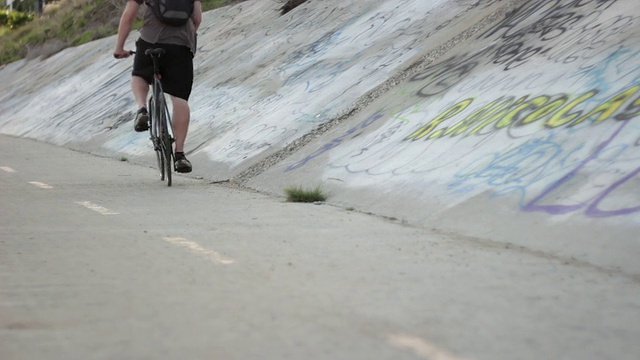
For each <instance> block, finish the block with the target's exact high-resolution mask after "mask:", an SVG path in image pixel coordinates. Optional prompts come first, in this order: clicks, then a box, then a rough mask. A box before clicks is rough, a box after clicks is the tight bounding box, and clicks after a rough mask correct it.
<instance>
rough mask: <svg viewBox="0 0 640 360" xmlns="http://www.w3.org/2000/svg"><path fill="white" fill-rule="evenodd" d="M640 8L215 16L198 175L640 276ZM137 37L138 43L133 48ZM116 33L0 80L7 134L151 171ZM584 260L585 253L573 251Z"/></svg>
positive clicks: (550, 5) (198, 123)
mask: <svg viewBox="0 0 640 360" xmlns="http://www.w3.org/2000/svg"><path fill="white" fill-rule="evenodd" d="M636 5H637V4H635V2H634V1H633V0H565V1H542V0H535V1H521V0H514V1H507V0H503V1H500V0H493V1H492V0H487V1H475V0H474V1H472V0H440V1H423V0H400V1H391V0H371V1H337V0H322V1H314V0H310V1H308V2H307V3H305V4H304V5H303V6H301V7H299V8H296V9H295V10H294V11H292V12H291V13H289V14H287V15H285V16H280V14H279V13H278V11H277V10H278V3H277V2H273V1H259V0H255V1H247V2H244V3H241V4H239V5H236V6H233V7H228V8H223V9H219V10H216V11H212V12H208V13H207V14H205V20H204V23H203V26H202V28H201V31H200V36H199V51H198V54H197V56H196V58H195V63H196V76H197V80H196V85H195V88H194V93H193V96H192V100H191V104H192V107H193V121H192V126H191V129H190V137H189V139H188V141H187V150H188V151H189V153H190V154H191V156H190V158H191V159H192V161H193V162H194V166H195V174H196V175H201V176H204V177H205V178H207V179H211V180H225V179H235V180H236V181H238V182H240V183H243V184H246V185H248V186H250V187H252V188H255V189H259V190H262V191H267V192H271V193H274V194H282V191H283V189H284V188H285V187H288V186H292V185H302V186H309V187H311V186H315V185H322V186H323V188H324V189H325V191H327V192H329V194H330V195H331V198H330V202H331V203H334V204H338V205H341V206H345V207H354V208H357V209H359V210H362V211H369V212H373V213H376V214H381V215H386V216H390V217H395V218H399V219H401V220H404V221H406V222H408V223H410V224H417V225H421V226H428V227H433V228H435V229H439V230H441V231H451V232H455V233H457V234H463V235H467V236H470V237H472V238H474V239H475V240H476V241H483V240H490V241H494V242H497V243H513V244H516V245H520V246H524V247H526V248H527V249H531V251H544V252H546V253H548V254H551V255H554V256H562V257H566V258H568V259H570V258H574V259H576V260H575V261H583V262H585V264H590V265H595V266H601V267H606V268H622V269H624V270H625V271H629V272H634V273H636V274H640V262H638V261H637V259H636V257H637V254H638V253H639V250H640V235H639V234H640V214H639V212H640V192H639V191H638V188H639V187H638V185H639V183H640V181H639V180H638V177H637V175H638V172H640V155H639V154H638V145H639V143H640V141H639V140H638V138H639V137H640V135H639V131H638V130H639V129H638V127H639V125H638V122H637V119H636V117H637V114H638V111H640V110H639V109H640V80H639V79H638V76H639V75H640V71H638V50H640V49H639V44H638V40H637V39H638V35H639V32H640V28H639V25H638V24H639V19H638V15H640V14H639V12H638V11H639V10H637V9H636V8H637V6H636ZM134 39H135V34H132V36H131V37H130V40H131V41H130V45H131V47H132V44H133V40H134ZM113 43H114V38H113V37H112V38H108V39H104V40H100V41H95V42H92V43H90V44H86V45H83V46H80V47H77V48H73V49H68V50H65V51H63V52H62V53H60V54H58V55H56V56H53V57H51V58H49V59H46V60H43V61H39V60H31V61H18V62H16V63H13V64H9V65H7V66H5V67H3V68H2V69H0V78H1V81H0V90H1V91H0V132H1V133H3V134H10V135H15V136H23V137H29V138H34V139H37V140H41V141H46V142H51V143H54V144H57V145H61V146H67V147H70V148H74V149H80V150H84V151H88V152H91V153H94V154H99V155H106V156H113V157H120V156H127V157H128V158H129V159H131V160H132V161H134V162H138V163H141V164H148V165H153V164H154V163H155V160H154V158H153V156H154V155H153V153H152V150H151V147H150V144H149V141H148V139H147V136H146V135H144V134H137V133H134V132H133V130H132V123H131V119H132V118H133V114H134V112H135V110H136V109H135V105H134V102H133V99H132V97H131V95H130V93H129V85H128V82H129V76H130V75H129V73H130V67H131V61H129V60H121V61H116V60H114V59H113V58H112V57H111V55H110V54H111V51H112V47H113ZM571 261H574V260H571Z"/></svg>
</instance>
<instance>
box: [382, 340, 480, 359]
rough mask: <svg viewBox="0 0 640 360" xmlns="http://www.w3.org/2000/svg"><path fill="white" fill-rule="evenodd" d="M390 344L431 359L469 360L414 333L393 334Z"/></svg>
mask: <svg viewBox="0 0 640 360" xmlns="http://www.w3.org/2000/svg"><path fill="white" fill-rule="evenodd" d="M389 344H391V345H392V346H394V347H397V348H399V349H407V350H411V351H413V352H414V353H415V354H416V355H417V356H419V357H421V358H425V359H429V360H469V359H468V358H461V357H458V356H455V355H453V354H452V353H450V352H449V351H447V350H445V349H442V348H440V347H438V346H436V345H433V344H430V343H428V342H427V341H425V340H423V339H421V338H419V337H417V336H412V335H404V334H391V335H389Z"/></svg>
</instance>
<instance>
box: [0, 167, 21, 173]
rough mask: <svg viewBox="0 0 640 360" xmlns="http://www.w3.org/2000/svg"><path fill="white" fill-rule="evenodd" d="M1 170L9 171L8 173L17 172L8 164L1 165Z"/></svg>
mask: <svg viewBox="0 0 640 360" xmlns="http://www.w3.org/2000/svg"><path fill="white" fill-rule="evenodd" d="M0 170H2V171H4V172H8V173H14V172H17V171H15V170H13V169H12V168H10V167H8V166H0Z"/></svg>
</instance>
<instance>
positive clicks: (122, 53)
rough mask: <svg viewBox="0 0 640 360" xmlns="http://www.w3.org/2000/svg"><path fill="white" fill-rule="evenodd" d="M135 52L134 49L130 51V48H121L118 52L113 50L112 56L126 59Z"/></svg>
mask: <svg viewBox="0 0 640 360" xmlns="http://www.w3.org/2000/svg"><path fill="white" fill-rule="evenodd" d="M135 53H136V52H135V51H131V50H122V51H119V52H114V53H113V57H114V58H116V59H126V58H128V57H129V56H131V55H133V54H135Z"/></svg>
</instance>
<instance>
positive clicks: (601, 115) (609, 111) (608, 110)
mask: <svg viewBox="0 0 640 360" xmlns="http://www.w3.org/2000/svg"><path fill="white" fill-rule="evenodd" d="M638 90H640V85H636V86H633V87H630V88H629V89H627V90H624V91H622V92H620V93H619V94H617V95H616V96H614V97H612V98H611V99H609V100H607V101H606V102H604V103H603V104H602V105H600V106H598V107H597V108H595V109H593V110H591V111H590V112H589V113H588V114H586V115H584V116H583V117H581V118H579V119H578V120H576V121H574V122H572V123H571V125H569V126H576V125H578V124H580V123H582V122H583V121H585V120H587V119H589V118H592V117H594V116H596V115H598V117H597V118H595V119H594V120H593V122H594V123H595V124H597V123H599V122H602V121H604V120H606V119H608V118H610V117H611V116H612V115H613V114H615V113H616V112H617V111H618V109H620V107H622V105H623V104H624V103H625V102H626V101H627V100H629V98H631V97H632V96H633V95H635V93H637V92H638Z"/></svg>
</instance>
